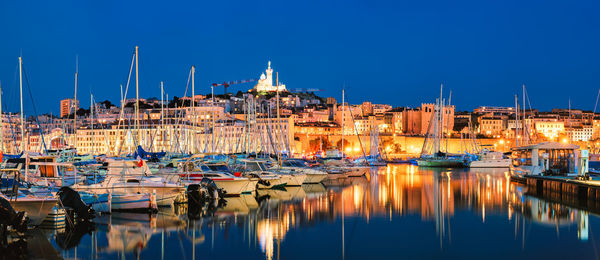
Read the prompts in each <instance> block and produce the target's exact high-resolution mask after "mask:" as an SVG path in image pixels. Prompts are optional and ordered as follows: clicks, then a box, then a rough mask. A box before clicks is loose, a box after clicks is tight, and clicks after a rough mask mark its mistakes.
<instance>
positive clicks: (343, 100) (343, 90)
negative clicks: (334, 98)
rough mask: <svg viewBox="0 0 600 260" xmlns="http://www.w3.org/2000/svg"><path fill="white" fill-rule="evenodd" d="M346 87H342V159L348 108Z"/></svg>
mask: <svg viewBox="0 0 600 260" xmlns="http://www.w3.org/2000/svg"><path fill="white" fill-rule="evenodd" d="M345 91H346V90H345V89H343V88H342V159H344V119H345V118H344V116H345V114H346V109H345V107H344V102H345V98H344V96H345Z"/></svg>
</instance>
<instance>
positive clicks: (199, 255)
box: [24, 164, 600, 259]
mask: <svg viewBox="0 0 600 260" xmlns="http://www.w3.org/2000/svg"><path fill="white" fill-rule="evenodd" d="M507 171H508V169H452V170H450V169H434V168H419V167H417V166H413V165H403V164H397V165H389V166H387V167H379V168H373V169H372V170H371V174H370V175H368V176H366V177H361V178H355V177H353V178H347V179H341V180H336V181H328V182H326V183H325V184H324V185H322V184H318V185H304V186H301V187H288V188H286V189H285V190H259V191H258V192H257V193H256V194H249V195H242V196H240V197H232V198H226V199H225V200H224V201H221V202H210V203H207V204H206V205H204V206H203V207H201V208H188V206H187V205H176V206H175V207H172V208H161V209H160V211H159V212H158V213H156V214H139V213H113V214H110V215H103V216H98V217H96V218H95V219H94V220H93V223H89V224H79V225H77V226H75V227H74V228H68V227H64V226H63V227H60V228H54V229H52V228H45V229H36V230H34V231H31V232H29V233H28V234H27V237H26V239H25V243H27V245H26V247H27V248H28V249H27V250H24V251H25V252H26V254H28V255H27V256H28V258H39V257H45V258H57V259H58V258H69V259H138V258H139V259H400V258H402V259H431V258H460V259H482V258H485V259H507V258H510V259H531V258H550V259H568V258H575V257H576V258H578V259H588V258H598V257H599V256H600V252H599V251H600V249H599V248H598V247H599V245H598V241H600V232H595V231H596V230H595V228H596V227H600V218H599V217H598V212H589V211H588V210H586V208H585V207H579V206H577V205H561V204H558V203H554V202H552V201H549V200H548V199H545V198H539V197H536V196H534V195H532V194H530V193H528V192H527V190H526V187H525V186H522V185H519V184H515V183H511V182H510V181H509V175H508V172H507Z"/></svg>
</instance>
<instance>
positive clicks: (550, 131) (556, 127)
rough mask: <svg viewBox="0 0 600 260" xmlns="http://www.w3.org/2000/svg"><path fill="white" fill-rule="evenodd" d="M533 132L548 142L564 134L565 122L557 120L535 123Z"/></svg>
mask: <svg viewBox="0 0 600 260" xmlns="http://www.w3.org/2000/svg"><path fill="white" fill-rule="evenodd" d="M535 131H537V133H539V134H542V135H543V136H544V137H546V138H548V139H550V140H554V139H555V138H557V137H558V136H559V135H561V134H564V133H565V122H562V121H558V120H556V121H537V122H535Z"/></svg>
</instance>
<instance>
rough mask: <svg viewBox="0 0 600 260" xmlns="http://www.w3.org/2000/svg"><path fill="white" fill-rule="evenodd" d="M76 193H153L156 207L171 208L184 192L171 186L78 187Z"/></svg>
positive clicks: (180, 188)
mask: <svg viewBox="0 0 600 260" xmlns="http://www.w3.org/2000/svg"><path fill="white" fill-rule="evenodd" d="M74 188H75V190H77V191H85V192H89V193H95V194H102V193H112V194H113V195H114V194H143V193H148V194H151V193H154V194H156V202H157V203H158V206H172V205H173V203H174V202H175V199H176V198H177V195H179V193H181V192H184V191H185V189H184V188H183V187H172V186H166V187H165V186H158V187H156V186H154V187H153V186H145V187H143V186H137V185H136V186H129V187H127V186H114V187H109V188H106V187H85V186H79V187H74Z"/></svg>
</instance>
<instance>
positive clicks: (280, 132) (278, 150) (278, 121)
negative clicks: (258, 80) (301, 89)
mask: <svg viewBox="0 0 600 260" xmlns="http://www.w3.org/2000/svg"><path fill="white" fill-rule="evenodd" d="M275 82H276V84H277V129H278V130H279V140H277V141H278V143H279V145H278V146H279V147H277V154H278V156H277V160H278V162H279V166H281V150H283V149H282V148H283V142H282V141H283V139H282V137H281V136H282V135H283V132H282V131H281V117H280V115H279V72H276V73H275Z"/></svg>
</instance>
